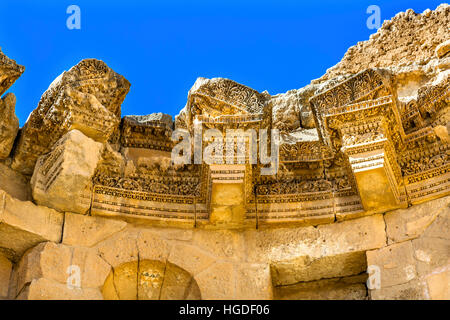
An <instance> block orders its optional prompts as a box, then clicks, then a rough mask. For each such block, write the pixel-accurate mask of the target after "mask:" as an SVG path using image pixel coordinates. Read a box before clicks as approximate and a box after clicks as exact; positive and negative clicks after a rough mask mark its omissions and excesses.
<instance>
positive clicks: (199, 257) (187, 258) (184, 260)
mask: <svg viewBox="0 0 450 320" xmlns="http://www.w3.org/2000/svg"><path fill="white" fill-rule="evenodd" d="M216 260H217V258H216V257H214V256H212V255H210V254H208V253H207V252H205V251H203V250H201V249H199V248H198V247H196V246H192V245H185V244H176V245H174V247H173V248H172V250H171V251H170V256H169V258H168V261H169V262H171V263H173V264H175V265H178V266H180V267H181V268H183V269H185V270H186V271H188V272H190V273H191V274H192V275H194V276H195V275H196V274H198V273H200V272H202V271H203V270H205V269H206V268H208V267H209V266H211V265H212V264H213V263H214V262H215V261H216Z"/></svg>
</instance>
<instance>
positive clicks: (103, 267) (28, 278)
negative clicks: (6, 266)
mask: <svg viewBox="0 0 450 320" xmlns="http://www.w3.org/2000/svg"><path fill="white" fill-rule="evenodd" d="M110 271H111V266H110V265H108V264H107V263H106V262H105V261H104V260H102V259H101V258H100V257H99V256H98V255H97V251H96V250H93V249H89V248H82V247H70V246H66V245H63V244H55V243H52V242H46V243H41V244H39V245H38V246H36V247H34V248H33V249H31V250H29V251H28V252H27V253H26V254H25V255H24V256H23V258H22V260H21V261H20V262H19V265H18V268H17V271H16V275H15V279H14V288H15V290H16V294H18V293H20V291H22V289H23V288H25V287H26V286H27V285H29V284H30V283H32V282H33V281H35V280H38V279H41V278H45V279H48V280H52V281H55V282H58V283H60V284H64V285H69V286H72V287H77V288H84V289H85V288H99V287H101V286H103V284H104V282H105V280H106V278H107V276H108V274H109V273H110Z"/></svg>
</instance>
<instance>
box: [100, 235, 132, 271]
mask: <svg viewBox="0 0 450 320" xmlns="http://www.w3.org/2000/svg"><path fill="white" fill-rule="evenodd" d="M138 234H139V233H138V232H137V231H136V232H135V231H130V232H127V230H125V231H123V232H120V233H117V234H115V235H113V236H111V237H109V238H108V239H106V240H104V241H102V242H100V243H99V244H98V245H97V246H96V248H97V251H98V253H99V255H100V257H102V258H103V259H104V260H105V261H106V262H107V263H109V264H110V265H111V266H112V267H113V268H116V267H118V266H119V265H122V264H124V263H128V262H130V261H137V260H138V258H139V250H138V246H137V238H138Z"/></svg>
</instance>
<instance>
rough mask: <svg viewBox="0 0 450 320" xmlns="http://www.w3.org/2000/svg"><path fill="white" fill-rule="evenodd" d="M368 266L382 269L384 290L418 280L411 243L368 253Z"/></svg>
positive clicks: (407, 242) (398, 244)
mask: <svg viewBox="0 0 450 320" xmlns="http://www.w3.org/2000/svg"><path fill="white" fill-rule="evenodd" d="M367 265H368V266H377V267H379V268H380V277H381V287H382V288H384V287H391V286H395V285H399V284H404V283H407V282H409V281H411V280H413V279H417V271H416V261H415V259H414V249H413V246H412V243H411V241H406V242H402V243H397V244H393V245H390V246H388V247H384V248H381V249H379V250H374V251H368V252H367ZM375 291H376V290H375Z"/></svg>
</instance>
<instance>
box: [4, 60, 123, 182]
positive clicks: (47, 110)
mask: <svg viewBox="0 0 450 320" xmlns="http://www.w3.org/2000/svg"><path fill="white" fill-rule="evenodd" d="M129 88H130V83H129V82H128V81H127V80H126V79H125V78H124V77H122V76H121V75H119V74H117V73H115V72H114V71H113V70H111V69H110V68H109V67H108V66H107V65H106V64H105V63H104V62H102V61H99V60H95V59H87V60H83V61H81V62H80V63H78V64H77V65H76V66H74V67H73V68H71V69H70V70H69V71H67V72H64V73H63V74H62V75H60V76H59V77H58V78H57V79H55V80H54V81H53V83H52V84H51V85H50V87H49V88H48V89H47V91H46V92H45V93H44V94H43V95H42V98H41V100H40V102H39V105H38V107H37V109H36V110H34V111H33V112H32V113H31V115H30V117H29V119H28V121H27V123H26V124H25V126H24V128H23V130H22V133H21V135H20V139H19V142H18V145H17V148H16V151H15V153H14V157H13V159H14V161H13V164H12V167H13V168H14V169H15V170H17V171H20V172H22V173H25V174H31V173H33V169H34V165H35V163H36V160H37V158H38V157H39V156H41V155H42V154H44V153H46V152H48V151H49V150H50V148H51V147H52V146H53V144H54V143H55V142H56V141H58V139H60V138H61V137H62V136H63V135H64V134H65V133H67V132H68V131H70V130H73V129H78V130H80V131H82V132H83V133H84V134H85V135H87V136H88V137H90V138H93V139H95V140H98V141H106V140H108V139H109V138H110V137H111V136H112V135H113V133H114V132H116V130H118V125H119V122H120V105H121V103H122V101H123V100H124V99H125V96H126V94H127V93H128V91H129ZM117 138H118V137H116V139H117Z"/></svg>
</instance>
